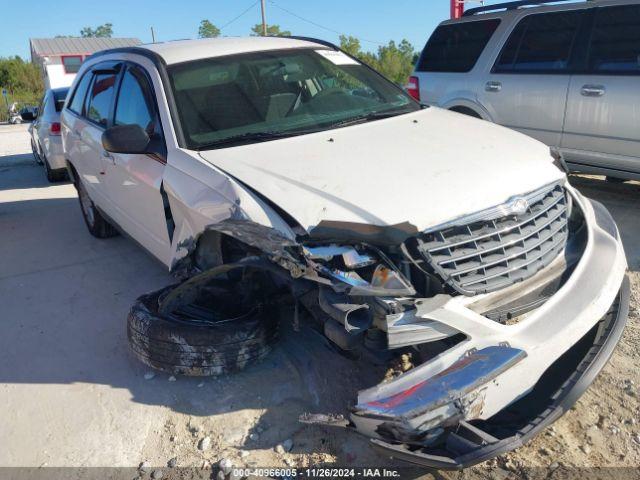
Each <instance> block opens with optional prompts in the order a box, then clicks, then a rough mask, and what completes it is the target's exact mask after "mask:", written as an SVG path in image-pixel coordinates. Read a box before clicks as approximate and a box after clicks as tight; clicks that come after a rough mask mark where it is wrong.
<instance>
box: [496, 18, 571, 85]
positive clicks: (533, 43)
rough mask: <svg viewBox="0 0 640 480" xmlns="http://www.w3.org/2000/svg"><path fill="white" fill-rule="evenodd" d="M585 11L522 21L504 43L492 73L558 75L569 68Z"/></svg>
mask: <svg viewBox="0 0 640 480" xmlns="http://www.w3.org/2000/svg"><path fill="white" fill-rule="evenodd" d="M582 17H583V14H582V11H579V10H577V11H571V12H558V13H542V14H537V15H529V16H527V17H525V18H523V19H522V20H521V21H520V23H519V24H518V25H517V26H516V28H515V29H514V30H513V32H512V33H511V35H510V36H509V39H508V40H507V43H506V44H505V46H504V48H503V49H502V52H501V54H500V57H499V58H498V61H497V62H496V64H495V66H494V69H493V71H494V72H499V73H547V72H548V73H555V72H563V71H566V70H568V69H569V62H570V57H571V50H572V48H573V41H574V39H575V37H576V34H577V32H578V29H579V28H580V23H581V21H582Z"/></svg>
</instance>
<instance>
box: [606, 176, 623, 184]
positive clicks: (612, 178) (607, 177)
mask: <svg viewBox="0 0 640 480" xmlns="http://www.w3.org/2000/svg"><path fill="white" fill-rule="evenodd" d="M605 180H606V181H607V182H611V183H624V182H626V180H625V179H624V178H617V177H610V176H608V175H607V176H606V177H605Z"/></svg>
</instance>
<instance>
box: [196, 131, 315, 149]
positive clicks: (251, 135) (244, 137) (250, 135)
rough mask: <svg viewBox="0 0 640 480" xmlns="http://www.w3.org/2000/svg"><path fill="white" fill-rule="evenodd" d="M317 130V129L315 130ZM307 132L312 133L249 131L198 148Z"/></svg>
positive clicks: (259, 140)
mask: <svg viewBox="0 0 640 480" xmlns="http://www.w3.org/2000/svg"><path fill="white" fill-rule="evenodd" d="M314 131H315V130H314ZM305 133H311V132H308V131H303V130H293V131H290V132H277V131H264V132H247V133H241V134H239V135H232V136H230V137H227V138H222V139H220V140H216V141H215V142H211V143H208V144H206V145H201V146H199V147H198V150H209V149H213V148H218V147H228V146H231V145H242V144H245V143H255V142H266V141H269V140H277V139H279V138H287V137H295V136H297V135H303V134H305Z"/></svg>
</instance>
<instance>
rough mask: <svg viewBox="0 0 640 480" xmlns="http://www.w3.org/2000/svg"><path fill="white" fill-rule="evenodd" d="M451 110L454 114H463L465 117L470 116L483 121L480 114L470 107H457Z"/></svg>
mask: <svg viewBox="0 0 640 480" xmlns="http://www.w3.org/2000/svg"><path fill="white" fill-rule="evenodd" d="M449 110H450V111H452V112H456V113H461V114H463V115H468V116H469V117H473V118H480V119H482V116H481V115H480V114H479V113H478V112H476V111H475V110H474V109H472V108H469V107H463V106H461V105H459V106H456V107H451V108H450V109H449Z"/></svg>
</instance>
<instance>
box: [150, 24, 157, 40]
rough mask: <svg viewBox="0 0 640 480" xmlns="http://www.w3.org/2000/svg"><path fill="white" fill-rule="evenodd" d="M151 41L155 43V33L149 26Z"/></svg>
mask: <svg viewBox="0 0 640 480" xmlns="http://www.w3.org/2000/svg"><path fill="white" fill-rule="evenodd" d="M151 43H156V34H155V33H154V32H153V27H151Z"/></svg>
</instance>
